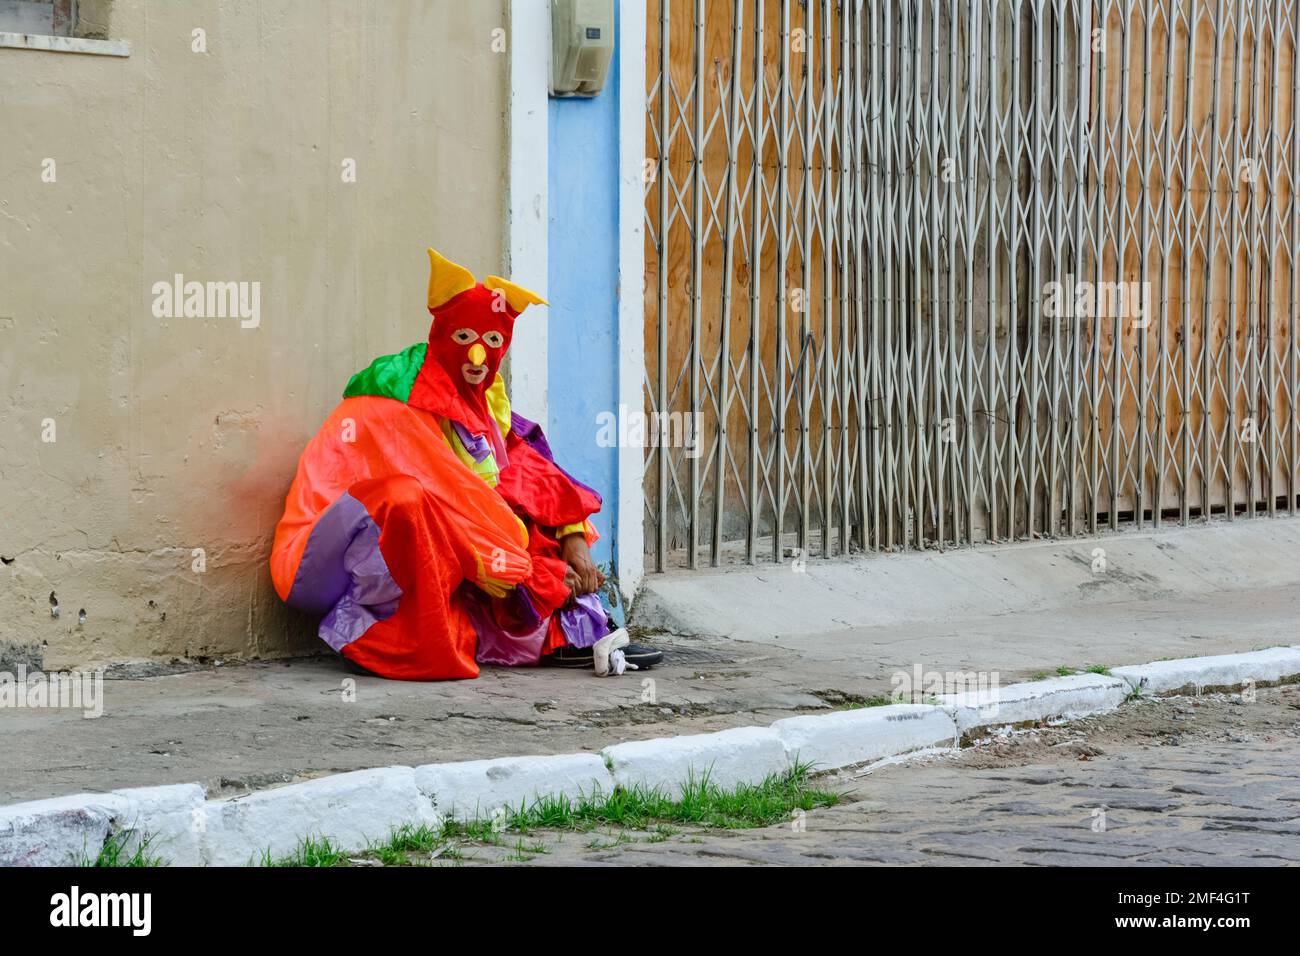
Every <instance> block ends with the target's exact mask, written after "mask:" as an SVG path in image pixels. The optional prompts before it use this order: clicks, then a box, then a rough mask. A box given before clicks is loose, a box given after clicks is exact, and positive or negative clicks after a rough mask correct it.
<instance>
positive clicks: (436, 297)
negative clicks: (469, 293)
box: [429, 249, 475, 309]
mask: <svg viewBox="0 0 1300 956" xmlns="http://www.w3.org/2000/svg"><path fill="white" fill-rule="evenodd" d="M474 285H475V283H474V273H472V272H470V271H469V270H468V269H466V268H465V267H464V266H458V265H456V263H454V262H452V261H451V260H450V259H444V258H443V257H442V256H440V255H438V253H437V252H435V251H434V250H433V249H430V250H429V308H430V309H436V308H439V307H440V306H443V305H446V304H447V303H448V302H449V301H450V300H452V299H454V298H455V297H456V296H458V295H460V294H461V293H462V292H464V291H466V290H467V289H472V288H474Z"/></svg>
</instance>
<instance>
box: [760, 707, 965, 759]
mask: <svg viewBox="0 0 1300 956" xmlns="http://www.w3.org/2000/svg"><path fill="white" fill-rule="evenodd" d="M772 730H774V731H776V734H777V736H778V737H780V738H781V743H782V744H783V745H784V746H785V752H786V757H787V758H788V759H789V760H790V762H791V764H793V763H794V761H795V760H802V761H807V762H810V763H812V765H813V769H814V770H815V771H816V770H839V769H840V768H841V767H850V766H853V765H854V764H860V763H870V762H871V761H874V760H880V759H881V758H883V757H892V756H896V755H898V754H904V753H907V752H909V751H912V750H921V749H924V748H926V747H933V746H935V745H952V744H955V743H956V742H957V737H958V734H957V725H956V724H955V723H954V722H953V719H952V717H951V716H950V715H949V714H948V713H947V712H945V711H944V710H942V709H940V708H938V707H932V706H930V705H928V704H892V705H890V706H888V707H866V708H863V709H861V710H843V711H838V712H836V713H833V714H816V715H812V716H808V717H787V718H785V719H784V720H778V721H777V722H776V723H774V724H773V725H772Z"/></svg>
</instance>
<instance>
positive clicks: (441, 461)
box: [271, 249, 662, 680]
mask: <svg viewBox="0 0 1300 956" xmlns="http://www.w3.org/2000/svg"><path fill="white" fill-rule="evenodd" d="M428 302H429V312H430V313H432V315H433V324H432V326H431V327H430V329H429V340H428V342H427V343H424V342H422V343H420V344H418V345H413V346H411V347H410V348H408V349H406V350H404V351H402V352H398V353H397V354H396V355H385V356H383V357H381V358H378V359H376V360H375V361H374V362H372V363H371V364H370V366H369V367H368V368H366V369H364V370H363V371H361V372H358V373H357V374H356V375H354V376H352V379H351V381H349V382H348V385H347V388H346V389H345V390H344V392H343V395H344V398H343V401H342V402H340V403H339V405H338V407H337V408H335V409H334V412H333V413H332V414H331V415H330V416H329V418H328V419H326V421H325V424H323V425H322V426H321V428H320V431H319V432H317V433H316V436H315V437H314V438H313V439H312V440H311V442H310V443H309V444H308V445H307V448H306V450H305V451H304V452H303V453H302V458H301V459H300V461H299V463H298V472H297V475H296V476H295V477H294V480H293V486H292V487H291V488H290V489H289V494H288V497H287V498H286V500H285V506H284V517H282V518H281V519H280V523H279V524H278V525H277V527H276V531H275V542H274V545H273V549H272V553H271V576H272V579H273V580H274V582H275V588H276V591H277V592H278V593H279V594H280V597H281V598H283V599H284V600H285V601H287V602H288V603H289V604H290V605H292V606H294V607H296V608H299V609H301V610H303V611H307V612H310V613H314V614H319V615H322V619H321V622H320V629H319V633H320V636H321V638H322V639H324V641H325V642H326V643H327V644H329V646H330V647H332V648H333V649H334V650H336V651H338V652H339V653H341V654H342V655H343V657H344V658H346V659H347V660H348V661H350V662H351V663H352V664H354V665H356V666H359V667H360V668H362V669H364V670H366V671H369V672H371V673H374V674H378V675H380V676H382V677H388V678H394V679H399V680H445V679H450V678H461V677H476V676H478V672H479V664H480V663H490V664H506V665H529V664H537V663H539V662H541V663H550V664H557V665H561V666H569V667H593V666H594V667H595V669H596V671H597V673H599V674H601V675H602V676H603V675H604V674H607V673H622V671H623V668H624V667H627V668H631V669H635V668H637V667H642V668H644V667H647V666H650V665H653V664H656V663H658V662H659V660H660V659H662V654H661V653H660V652H658V651H655V650H653V649H652V648H646V647H639V646H637V645H629V644H628V637H627V632H626V631H625V630H623V629H621V628H620V629H618V630H612V629H611V622H610V621H609V618H608V616H607V614H606V612H605V608H604V606H603V605H602V604H601V601H600V598H599V596H598V594H597V591H598V589H599V588H600V587H601V586H602V585H603V584H604V575H603V574H601V573H600V571H599V569H597V567H596V566H595V563H594V562H593V561H592V558H591V551H590V545H591V544H592V543H593V542H594V541H595V540H596V531H595V528H594V527H593V525H592V523H591V520H590V518H591V516H592V515H593V514H595V513H596V512H598V511H599V510H600V504H601V499H600V495H598V494H597V493H596V492H595V491H594V490H593V489H591V488H589V487H588V486H586V485H584V484H583V483H582V482H580V481H578V480H577V479H575V478H573V477H571V476H570V475H569V474H568V473H567V472H565V471H564V470H563V469H562V468H560V467H559V466H558V465H557V464H556V463H555V461H554V459H553V458H552V455H551V449H550V447H549V445H548V444H547V442H546V437H545V436H544V435H543V434H542V429H541V427H540V426H538V425H537V424H536V423H535V422H531V421H529V420H528V419H526V418H524V417H522V416H521V415H518V414H516V413H514V412H513V411H512V410H511V408H510V399H509V398H508V397H507V395H506V390H505V384H504V382H503V381H502V378H501V376H500V374H498V369H499V368H500V366H501V361H502V359H503V358H504V357H505V354H506V350H507V349H509V347H510V339H511V335H512V333H513V331H514V324H515V319H516V318H517V317H518V315H519V314H520V313H521V312H523V311H524V309H526V308H527V307H528V306H530V305H537V304H545V302H544V300H542V299H541V298H540V297H539V296H537V295H536V294H534V293H532V292H529V291H528V290H527V289H524V288H521V287H520V286H517V285H515V284H514V283H512V282H509V281H507V280H505V279H501V278H499V277H497V276H488V277H487V278H486V279H484V280H483V282H481V283H479V282H476V281H475V280H474V277H473V275H472V274H470V272H469V271H468V270H467V269H464V268H463V267H461V266H458V265H456V264H455V263H452V262H449V261H448V260H446V259H444V258H443V257H442V256H440V255H438V253H436V252H434V251H433V250H432V249H430V250H429V292H428Z"/></svg>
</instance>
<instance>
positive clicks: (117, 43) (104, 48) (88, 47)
mask: <svg viewBox="0 0 1300 956" xmlns="http://www.w3.org/2000/svg"><path fill="white" fill-rule="evenodd" d="M0 47H3V48H5V49H11V50H43V51H45V52H46V53H89V54H91V55H94V56H130V55H131V44H130V43H129V42H128V41H126V40H89V39H84V38H82V37H55V36H46V35H44V34H42V33H0Z"/></svg>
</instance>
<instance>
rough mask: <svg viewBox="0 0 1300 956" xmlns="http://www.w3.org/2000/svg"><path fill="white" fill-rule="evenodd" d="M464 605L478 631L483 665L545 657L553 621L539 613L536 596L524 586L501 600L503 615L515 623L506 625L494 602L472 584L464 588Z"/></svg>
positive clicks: (522, 662)
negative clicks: (530, 594)
mask: <svg viewBox="0 0 1300 956" xmlns="http://www.w3.org/2000/svg"><path fill="white" fill-rule="evenodd" d="M457 593H458V594H459V596H460V601H461V606H462V607H464V609H465V613H466V614H467V615H468V616H469V620H470V623H471V624H473V625H474V631H475V633H476V634H478V648H477V650H476V651H475V655H474V656H475V659H476V660H477V661H478V662H479V663H480V664H500V665H502V666H505V667H519V666H521V665H528V664H536V663H537V662H538V660H540V659H541V656H542V644H543V643H544V642H545V641H546V627H547V625H548V624H549V623H550V621H549V619H548V618H544V617H542V616H540V615H539V614H538V613H537V609H536V608H535V607H534V606H533V602H532V599H531V598H529V596H528V592H527V591H525V590H524V588H523V587H516V588H515V589H514V590H513V591H511V592H510V594H509V595H508V596H507V597H505V598H502V599H501V604H502V612H503V613H502V616H503V617H505V618H506V619H508V620H511V621H513V622H515V623H514V624H513V625H512V626H511V627H505V626H504V625H502V624H501V623H500V622H499V621H498V619H497V615H495V614H494V613H493V601H492V599H491V598H489V597H488V596H487V595H486V594H484V593H483V592H482V591H480V590H479V589H478V588H476V587H474V586H472V585H466V586H463V587H461V589H460V590H459V592H457Z"/></svg>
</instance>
